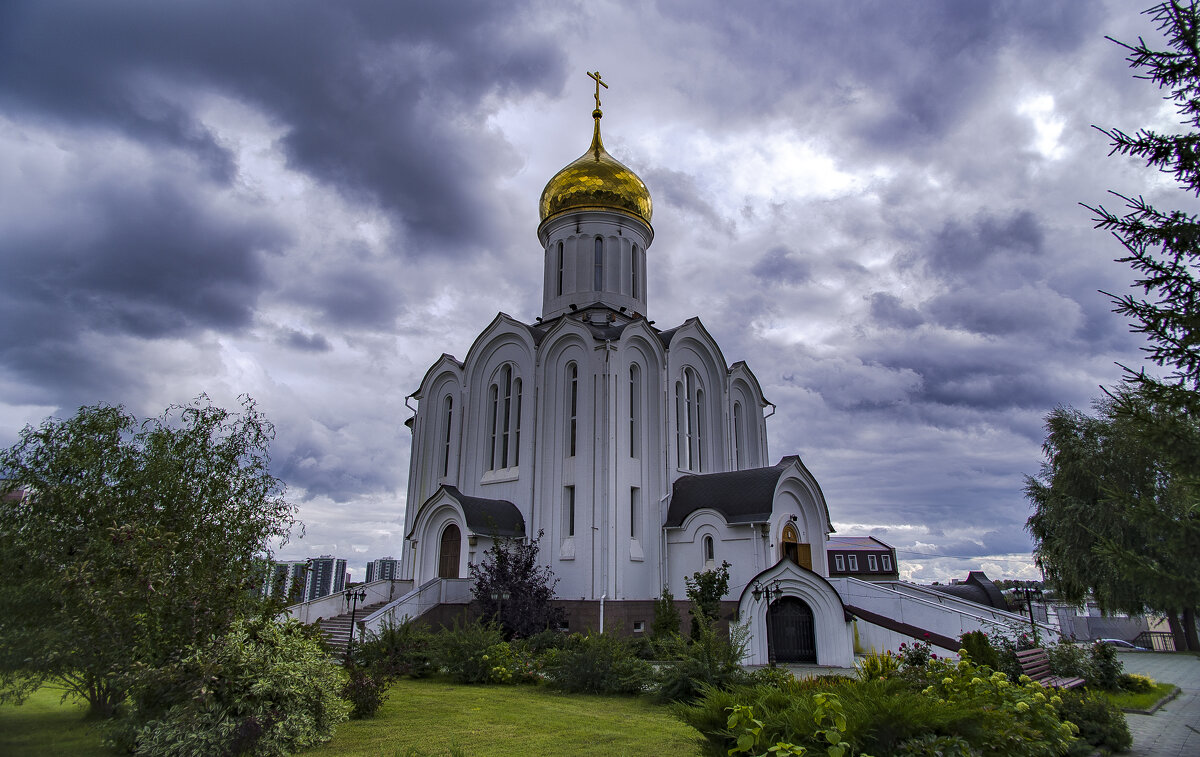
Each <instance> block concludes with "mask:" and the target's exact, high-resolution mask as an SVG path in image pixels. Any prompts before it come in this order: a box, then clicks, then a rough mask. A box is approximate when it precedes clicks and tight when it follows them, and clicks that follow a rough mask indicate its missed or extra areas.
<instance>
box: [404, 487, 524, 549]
mask: <svg viewBox="0 0 1200 757" xmlns="http://www.w3.org/2000/svg"><path fill="white" fill-rule="evenodd" d="M439 490H444V491H445V492H446V493H447V494H449V495H450V496H451V497H453V498H454V499H455V501H456V502H458V505H459V507H461V508H462V511H463V516H464V517H466V519H467V529H468V530H469V531H471V533H475V534H479V535H480V536H524V535H525V517H524V516H523V515H521V511H520V510H518V509H517V506H516V505H514V504H513V503H512V502H509V501H508V500H506V499H487V498H485V497H468V496H467V495H465V494H463V493H462V492H460V491H459V490H458V489H457V488H456V487H454V486H450V485H449V484H442V486H441V487H440V489H439ZM436 496H437V494H436V493H435V494H434V495H433V497H430V498H429V499H428V500H425V502H426V503H428V502H429V501H430V500H432V499H434V497H436ZM424 506H425V505H421V507H424ZM409 536H412V534H411V533H410V534H409Z"/></svg>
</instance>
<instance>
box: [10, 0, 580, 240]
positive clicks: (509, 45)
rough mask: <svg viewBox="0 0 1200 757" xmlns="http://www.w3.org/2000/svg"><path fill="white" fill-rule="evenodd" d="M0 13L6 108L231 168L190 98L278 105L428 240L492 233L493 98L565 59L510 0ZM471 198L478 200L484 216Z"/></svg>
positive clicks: (353, 189) (330, 178) (283, 117)
mask: <svg viewBox="0 0 1200 757" xmlns="http://www.w3.org/2000/svg"><path fill="white" fill-rule="evenodd" d="M5 7H6V11H4V12H3V16H2V17H0V29H3V31H0V34H2V35H3V37H2V38H0V105H3V106H4V108H5V109H6V110H8V111H9V112H10V113H13V114H17V115H18V117H23V118H26V119H34V120H36V119H53V120H55V121H58V122H60V123H63V124H68V125H71V126H74V127H83V126H87V127H96V128H101V129H108V130H112V131H114V132H118V133H120V134H123V135H125V136H127V137H130V138H133V139H136V140H139V141H142V142H143V143H148V144H161V145H169V146H172V147H174V148H178V149H182V150H186V151H188V152H190V153H192V154H194V155H195V156H197V157H198V158H199V159H201V160H203V161H204V162H205V164H206V165H207V166H208V167H209V169H210V174H211V175H212V176H213V177H215V178H218V179H222V180H229V179H230V178H231V177H232V176H233V175H234V173H235V171H236V166H234V164H233V158H232V156H231V155H230V153H229V151H228V150H227V149H226V148H225V147H224V146H222V145H221V144H220V142H219V140H218V139H217V138H216V137H214V135H213V134H212V133H211V131H210V130H209V129H208V128H207V127H206V126H204V125H203V124H202V123H201V122H200V121H199V119H198V117H197V114H196V113H195V112H194V105H193V104H192V102H191V98H194V97H195V96H196V95H197V94H203V93H205V92H210V91H215V92H217V93H220V94H223V95H227V96H229V97H232V98H234V99H236V100H240V101H243V102H246V103H249V104H251V105H253V106H255V107H257V108H259V109H261V110H263V111H264V112H265V113H267V114H268V115H269V116H270V117H271V118H272V119H273V120H274V121H275V122H276V124H277V125H278V126H280V127H282V129H283V132H284V133H283V136H282V139H281V145H282V147H283V149H284V150H285V152H286V154H287V157H288V160H289V161H290V163H291V164H292V165H293V167H295V168H296V169H298V170H300V171H304V172H307V173H309V174H311V175H313V176H314V177H316V178H318V179H320V180H321V181H324V182H327V183H329V184H332V185H334V186H336V187H338V188H339V189H340V190H341V191H343V192H344V193H346V194H347V195H350V196H360V197H362V198H366V199H371V200H373V201H375V202H377V203H379V204H380V205H381V206H382V207H383V208H384V209H386V210H387V211H388V212H390V213H392V214H394V215H395V216H396V217H397V218H398V219H400V220H402V221H403V223H404V224H405V225H406V226H407V231H408V232H409V234H410V235H415V237H416V238H417V241H424V242H425V243H426V244H415V245H413V246H412V247H410V248H408V250H409V251H410V252H412V253H413V254H420V253H421V252H422V251H425V250H427V249H428V247H427V243H428V242H430V241H436V242H441V243H457V244H459V245H460V246H459V247H458V248H456V249H458V250H460V251H461V250H462V247H461V244H462V243H464V242H468V243H469V242H475V243H477V242H480V241H481V240H482V239H483V238H484V237H485V236H486V234H487V230H488V229H490V228H491V227H492V226H493V223H494V220H495V219H494V217H493V215H492V214H493V212H494V209H493V208H491V206H490V204H489V203H490V202H491V199H490V198H489V196H488V189H489V181H488V180H489V179H490V178H491V177H492V176H493V175H494V173H495V172H496V171H497V170H500V168H501V167H502V165H503V164H506V163H507V164H511V163H513V162H514V160H515V159H513V158H511V157H510V156H507V154H506V152H505V149H506V148H505V146H504V144H503V143H502V142H501V141H500V140H499V139H498V138H497V137H495V136H494V135H492V134H490V133H489V132H488V131H487V129H486V128H485V125H484V123H483V121H484V118H485V116H486V113H487V110H486V106H485V105H483V104H482V103H483V102H484V101H486V100H487V98H488V97H490V96H499V97H504V96H507V95H509V94H513V93H517V92H519V93H522V94H528V93H532V92H537V91H543V92H551V91H553V90H555V89H556V88H558V87H559V86H561V82H562V76H563V72H562V69H563V60H562V56H561V54H560V52H559V51H558V50H557V49H556V48H555V46H554V45H553V44H552V42H551V40H550V39H549V38H547V37H546V35H545V34H544V33H542V32H537V31H531V30H529V29H527V28H525V27H524V26H523V25H521V23H520V15H521V14H520V13H518V12H516V11H514V10H513V9H512V8H510V7H509V6H508V5H507V4H499V3H489V2H482V1H479V2H469V3H468V2H455V3H439V2H427V3H404V4H396V3H392V2H384V1H383V0H379V1H378V2H366V1H364V2H357V3H325V2H317V1H316V0H312V1H310V2H290V1H289V2H282V1H281V0H277V1H266V0H264V1H263V2H254V3H227V2H209V3H158V2H137V1H133V2H123V3H121V2H110V3H92V2H74V3H72V2H45V3H16V4H7V5H6V6H5ZM472 211H474V212H472Z"/></svg>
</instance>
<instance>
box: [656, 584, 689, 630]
mask: <svg viewBox="0 0 1200 757" xmlns="http://www.w3.org/2000/svg"><path fill="white" fill-rule="evenodd" d="M682 622H683V619H682V617H680V615H679V608H678V607H676V606H675V597H674V596H672V595H671V590H670V589H668V588H667V587H665V586H664V587H663V590H662V596H661V597H659V598H658V599H656V600H654V620H653V621H651V623H650V638H652V639H654V640H655V641H658V640H660V639H667V638H670V637H671V636H675V635H677V634H678V633H679V625H680V623H682Z"/></svg>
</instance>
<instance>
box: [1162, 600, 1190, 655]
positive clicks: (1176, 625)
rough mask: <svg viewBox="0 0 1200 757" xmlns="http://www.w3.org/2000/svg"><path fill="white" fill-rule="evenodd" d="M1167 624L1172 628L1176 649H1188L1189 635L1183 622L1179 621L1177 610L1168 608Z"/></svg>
mask: <svg viewBox="0 0 1200 757" xmlns="http://www.w3.org/2000/svg"><path fill="white" fill-rule="evenodd" d="M1166 615H1167V625H1168V626H1170V628H1171V639H1172V641H1174V642H1175V651H1176V652H1182V651H1183V650H1185V649H1187V635H1186V634H1184V632H1183V624H1182V623H1180V622H1179V612H1178V611H1177V610H1167V613H1166Z"/></svg>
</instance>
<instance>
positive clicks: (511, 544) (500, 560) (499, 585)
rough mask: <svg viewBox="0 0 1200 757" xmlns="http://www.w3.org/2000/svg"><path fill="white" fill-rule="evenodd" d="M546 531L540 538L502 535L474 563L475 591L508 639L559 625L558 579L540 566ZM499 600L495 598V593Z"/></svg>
mask: <svg viewBox="0 0 1200 757" xmlns="http://www.w3.org/2000/svg"><path fill="white" fill-rule="evenodd" d="M541 541H542V532H541V531H538V535H537V538H536V539H530V540H529V541H525V540H523V539H502V538H498V539H496V541H495V542H493V544H492V546H491V547H489V548H488V549H487V551H486V552H484V553H483V560H481V561H480V562H478V563H473V564H472V565H471V566H470V569H471V578H472V579H473V583H472V584H471V594H472V595H473V596H474V598H475V601H476V602H477V603H478V604H479V607H480V608H481V609H482V611H483V614H484V615H485V616H488V617H494V618H495V619H496V620H497V622H499V623H500V626H501V627H502V628H503V629H504V635H505V636H506V637H507V638H510V639H511V638H524V637H526V636H532V635H534V634H536V633H538V632H539V631H544V630H545V629H547V628H550V627H552V626H553V625H556V624H557V623H558V621H559V620H560V618H561V614H562V613H561V610H559V609H558V608H555V607H552V606H551V604H550V603H551V601H552V600H553V599H554V587H555V586H557V585H558V579H557V578H555V577H554V571H552V570H551V569H550V566H548V565H538V559H537V556H538V549H539V547H540V546H541ZM493 594H495V595H496V599H492V595H493Z"/></svg>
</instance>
